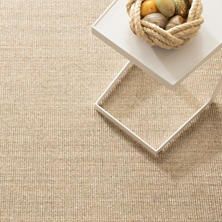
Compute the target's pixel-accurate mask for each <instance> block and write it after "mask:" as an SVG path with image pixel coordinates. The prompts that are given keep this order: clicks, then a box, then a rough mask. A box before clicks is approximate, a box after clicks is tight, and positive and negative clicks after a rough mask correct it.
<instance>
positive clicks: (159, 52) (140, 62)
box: [92, 0, 222, 155]
mask: <svg viewBox="0 0 222 222" xmlns="http://www.w3.org/2000/svg"><path fill="white" fill-rule="evenodd" d="M202 2H203V7H204V12H203V16H204V18H205V22H204V24H203V25H202V27H201V30H200V31H199V33H198V34H197V36H196V37H195V38H194V39H192V40H191V41H190V42H189V43H187V44H186V45H185V46H183V47H181V48H179V49H176V50H171V51H168V50H164V49H160V48H156V47H155V48H154V47H150V46H149V45H148V44H147V43H145V42H144V41H143V40H141V39H140V38H138V37H137V36H135V35H134V34H133V33H132V31H131V30H130V27H129V17H128V15H127V12H126V0H115V1H114V2H113V3H112V4H111V5H110V6H109V7H108V8H107V9H106V10H105V12H104V13H103V14H102V15H101V16H100V17H99V19H98V20H97V21H96V22H95V23H94V24H93V25H92V32H93V33H94V34H95V35H96V36H97V37H99V38H100V39H101V40H103V41H104V42H105V43H107V44H108V45H110V46H112V47H113V48H114V49H116V50H117V51H118V52H119V53H121V54H122V55H123V56H125V57H126V58H127V59H128V60H129V62H127V64H126V65H125V66H124V67H123V68H122V70H121V71H120V72H119V74H118V75H117V76H116V77H115V79H114V80H113V81H112V82H111V83H110V84H109V86H108V87H107V88H106V89H105V91H104V92H103V93H102V95H101V96H100V97H99V99H98V100H97V102H96V104H95V108H96V110H97V111H98V112H100V113H101V114H102V115H103V116H104V117H106V118H107V119H108V120H110V121H111V122H112V123H114V124H115V125H116V126H117V127H119V128H120V129H121V130H122V131H123V132H125V133H126V134H127V135H128V136H130V137H131V138H132V139H133V140H135V141H136V142H137V143H139V144H140V145H142V146H143V147H144V148H146V149H147V150H148V151H150V152H151V153H152V154H154V155H158V154H159V153H160V152H161V151H163V150H164V149H165V148H167V147H168V145H169V144H170V143H171V142H172V141H173V140H175V139H176V138H177V137H178V135H179V134H180V133H181V132H182V131H183V130H184V129H185V128H186V127H187V126H189V123H191V122H192V120H193V119H194V118H195V117H197V116H198V115H199V114H200V113H201V112H202V111H203V110H204V109H205V108H206V107H208V105H209V104H211V103H212V101H213V99H214V97H215V96H216V94H217V93H218V91H219V89H220V87H221V85H222V77H221V78H220V80H219V82H218V83H217V86H216V88H215V89H214V92H213V93H212V95H211V96H210V98H207V100H206V102H205V103H204V104H203V105H202V106H201V108H200V109H198V110H197V111H196V112H195V113H194V114H193V115H192V116H191V117H190V118H189V119H188V120H187V121H185V122H184V124H182V125H181V126H180V127H179V128H178V129H177V130H176V131H175V132H174V133H173V134H172V135H171V136H170V137H169V138H168V139H167V140H166V141H164V142H163V143H162V144H161V145H160V146H159V147H158V148H154V147H153V146H152V145H150V144H149V143H148V142H146V141H145V140H143V139H142V138H141V137H140V136H139V135H137V134H136V133H134V132H133V131H132V130H131V129H129V128H128V127H127V126H125V125H124V124H123V123H121V122H120V121H119V120H118V119H117V118H115V117H114V116H113V115H112V114H110V113H109V112H108V111H107V110H105V109H104V108H103V107H102V103H103V101H104V100H105V99H106V98H107V96H109V95H110V93H111V92H112V91H113V89H114V88H115V87H116V86H117V85H118V84H120V83H121V80H122V78H123V77H124V76H126V75H127V73H128V72H127V71H128V70H129V68H130V67H131V66H132V65H136V66H138V67H139V68H141V69H143V70H144V71H146V72H147V73H149V74H150V75H152V76H153V77H154V78H156V79H158V80H159V81H160V82H161V83H163V84H165V85H166V86H168V87H171V88H172V89H173V87H174V86H176V85H177V84H179V83H180V82H181V81H183V80H184V79H185V78H186V77H187V76H189V74H190V73H192V72H193V71H194V70H195V69H196V68H197V67H199V66H200V65H201V64H202V63H203V62H204V61H206V60H207V59H208V58H209V57H210V56H212V55H213V54H214V53H215V52H216V51H217V50H218V49H221V46H222V28H221V27H222V13H221V9H222V1H221V0H214V2H213V4H212V2H211V1H209V0H202ZM215 16H216V17H215ZM175 61H177V62H176V63H175ZM181 67H183V68H181Z"/></svg>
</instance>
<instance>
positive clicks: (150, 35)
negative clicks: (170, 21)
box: [127, 0, 203, 49]
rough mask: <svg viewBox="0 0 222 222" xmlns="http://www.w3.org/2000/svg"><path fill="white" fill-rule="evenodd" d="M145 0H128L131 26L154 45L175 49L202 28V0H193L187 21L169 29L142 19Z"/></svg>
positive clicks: (137, 33)
mask: <svg viewBox="0 0 222 222" xmlns="http://www.w3.org/2000/svg"><path fill="white" fill-rule="evenodd" d="M143 1H144V0H128V2H127V12H128V14H129V16H130V27H131V29H132V31H133V32H134V34H136V35H137V36H139V37H141V38H142V39H144V40H145V41H146V42H148V43H149V44H150V45H152V46H159V47H161V48H165V49H174V48H178V47H180V46H182V45H184V44H185V43H186V42H187V41H188V40H190V39H191V38H192V37H193V36H194V35H195V34H196V33H197V32H198V30H199V29H200V26H201V24H202V23H203V17H202V16H201V14H202V3H201V0H193V1H192V4H191V7H190V10H189V13H188V15H187V19H186V22H185V23H183V24H180V25H178V26H175V27H173V28H171V29H169V30H165V29H163V28H160V27H159V26H157V25H155V24H153V23H150V22H148V21H144V20H142V17H141V5H142V3H143Z"/></svg>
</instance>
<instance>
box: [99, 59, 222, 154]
mask: <svg viewBox="0 0 222 222" xmlns="http://www.w3.org/2000/svg"><path fill="white" fill-rule="evenodd" d="M132 66H133V64H132V63H131V62H127V63H126V65H125V66H124V67H123V68H122V70H121V71H120V72H119V73H118V74H117V76H116V77H115V78H114V79H113V81H112V82H111V83H110V84H109V85H108V87H107V88H106V89H105V91H104V92H103V93H102V95H101V96H100V97H99V99H98V100H97V101H96V103H95V109H96V110H97V111H98V112H99V113H100V114H102V115H103V116H104V117H105V118H107V119H108V120H109V121H111V122H112V123H113V124H114V125H116V126H117V127H119V129H121V130H122V131H123V132H124V133H126V134H127V135H128V136H129V137H131V138H132V139H133V140H134V141H135V142H137V143H138V144H140V145H141V146H142V147H144V148H145V149H147V150H148V151H149V152H151V153H152V154H154V155H155V156H157V155H158V154H159V153H160V152H161V151H163V150H165V149H166V148H168V147H169V145H171V143H172V142H174V141H175V140H176V139H177V138H178V137H179V136H180V135H181V133H183V132H184V131H185V130H186V129H187V128H188V127H190V125H191V124H192V123H193V121H194V120H195V119H196V118H197V117H198V116H199V115H200V114H201V113H202V112H203V111H204V110H205V109H206V108H207V107H208V106H209V105H210V104H211V103H212V101H213V99H214V97H215V96H216V95H217V93H218V91H219V89H220V87H221V86H222V76H221V78H220V80H219V82H218V84H217V86H216V88H215V90H214V92H213V93H212V95H211V97H210V99H208V100H207V102H206V103H205V104H204V105H203V106H202V107H200V108H199V109H198V110H197V111H196V112H195V113H194V114H193V115H192V116H191V117H190V118H189V119H188V120H187V121H186V122H185V123H184V124H182V125H181V126H180V127H179V128H178V129H177V130H176V131H175V132H174V133H173V134H172V135H171V136H170V137H169V138H168V139H167V140H166V141H164V142H163V143H162V144H161V145H160V147H158V148H156V149H155V148H154V147H153V146H152V145H150V144H149V143H147V142H146V141H144V140H143V139H142V138H141V137H140V136H138V135H137V134H136V133H134V132H133V131H132V130H131V129H129V128H128V127H127V126H125V125H124V124H123V123H122V122H120V121H119V120H118V119H117V118H115V117H114V116H113V115H112V114H110V113H109V112H108V111H107V110H105V109H104V108H103V107H102V105H103V102H104V101H105V100H106V99H107V98H108V97H109V95H110V94H111V93H112V92H113V91H114V90H115V88H116V87H117V86H118V85H119V84H121V81H122V80H123V78H124V77H125V76H126V75H127V73H128V71H129V69H130V68H131V67H132Z"/></svg>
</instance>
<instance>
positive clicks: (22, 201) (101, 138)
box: [0, 0, 222, 222]
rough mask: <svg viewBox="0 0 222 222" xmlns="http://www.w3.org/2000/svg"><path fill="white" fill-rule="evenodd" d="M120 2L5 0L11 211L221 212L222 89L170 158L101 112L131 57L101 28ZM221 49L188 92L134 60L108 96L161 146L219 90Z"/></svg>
mask: <svg viewBox="0 0 222 222" xmlns="http://www.w3.org/2000/svg"><path fill="white" fill-rule="evenodd" d="M110 2H111V1H110V0H98V1H91V0H90V1H86V0H81V1H80V0H76V1H74V0H29V1H24V0H7V1H6V0H5V1H1V2H0V58H1V60H0V70H1V72H0V126H1V127H0V221H1V222H28V221H49V222H50V221H53V222H54V221H64V222H71V221H92V222H97V221H101V222H102V221H104V222H108V221H109V222H122V221H130V222H131V221H132V222H143V221H146V222H152V221H154V222H157V221H158V222H163V221H164V222H165V221H166V222H169V221H175V222H181V221H192V222H196V221H198V222H220V221H222V207H221V206H222V188H221V187H222V145H221V144H222V92H220V96H219V97H217V100H216V105H213V106H212V107H211V108H210V109H209V110H208V111H206V112H204V113H203V115H202V116H201V117H200V119H199V120H198V121H197V122H196V123H195V125H193V126H192V127H191V128H190V129H189V130H188V131H187V132H185V133H184V134H183V136H182V137H181V138H180V139H179V140H178V141H177V142H175V143H174V144H173V145H172V147H170V149H169V150H168V151H167V152H166V153H164V154H163V155H161V156H160V158H159V159H154V158H152V157H151V156H150V155H149V154H148V153H147V152H145V151H144V150H143V149H142V148H141V147H139V146H138V145H136V144H134V143H132V142H131V141H130V140H129V139H128V138H127V137H126V136H124V134H122V133H121V132H120V131H119V130H117V129H116V128H115V127H113V126H112V125H111V124H109V123H108V122H107V121H105V120H104V118H102V117H101V116H100V115H99V114H98V113H96V112H95V111H94V109H93V103H94V102H95V100H96V99H97V97H98V96H99V95H100V93H101V92H102V90H103V89H104V88H105V87H106V86H107V84H108V83H109V82H110V80H111V79H112V78H113V77H114V74H115V73H116V72H117V71H118V70H119V69H120V68H121V67H122V65H123V64H124V63H125V62H126V61H125V60H124V58H123V57H121V56H120V55H118V54H117V53H116V52H115V51H114V50H112V49H111V48H109V47H107V46H106V45H105V44H103V43H102V42H100V41H99V40H97V39H96V38H95V37H93V36H92V35H91V34H90V25H91V24H92V22H93V21H94V20H95V19H96V18H97V17H98V15H99V14H100V13H101V12H102V11H103V10H104V9H105V8H106V6H107V5H108V4H109V3H110ZM221 58H222V51H220V52H219V53H217V55H216V56H214V57H213V58H212V59H211V60H210V61H209V62H208V63H206V64H204V65H203V66H202V67H201V68H200V69H199V70H198V71H196V72H195V73H193V74H192V76H191V77H190V78H189V79H187V80H186V81H185V82H184V83H183V84H182V85H181V86H179V87H178V88H177V92H178V94H177V96H175V95H174V94H173V93H172V92H171V91H170V90H168V89H166V88H164V87H162V86H161V85H159V84H158V83H157V82H156V81H155V80H153V79H150V78H149V77H148V75H147V74H145V73H143V72H141V71H140V70H138V69H133V70H132V72H130V74H129V76H127V77H126V79H125V80H124V81H123V85H122V86H121V87H119V88H117V90H116V91H115V94H114V95H112V96H111V97H110V98H109V99H108V100H107V102H106V103H105V104H104V106H105V107H106V108H107V109H109V110H110V112H112V113H113V114H114V115H115V116H117V117H118V118H119V119H120V120H121V121H123V122H125V123H126V124H127V125H128V126H130V127H131V128H132V129H134V130H135V131H136V132H138V133H139V134H140V135H141V136H142V137H143V138H145V139H147V140H149V141H150V142H151V143H152V144H154V145H158V144H159V143H161V142H162V141H161V140H162V139H164V138H167V137H168V136H169V135H170V133H171V132H173V130H174V129H176V128H177V127H178V126H179V125H180V124H181V123H182V122H183V121H184V120H186V119H187V117H188V116H189V115H190V114H191V113H192V112H193V111H195V109H196V108H197V107H198V106H200V104H202V101H203V98H204V97H205V96H207V95H209V93H210V92H211V90H212V87H213V86H214V85H215V81H216V79H217V78H218V77H219V74H220V71H221V70H222V63H221ZM181 68H182V67H181ZM201 83H202V84H201ZM193 93H198V95H197V96H196V97H194V96H193ZM160 95H161V97H160Z"/></svg>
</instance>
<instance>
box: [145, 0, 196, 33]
mask: <svg viewBox="0 0 222 222" xmlns="http://www.w3.org/2000/svg"><path fill="white" fill-rule="evenodd" d="M191 4H192V0H144V1H143V3H142V5H141V17H142V20H144V21H147V22H150V23H153V24H156V25H157V26H159V27H161V28H163V29H165V30H169V29H171V28H173V27H175V26H177V25H180V24H183V23H184V22H186V18H187V15H188V13H189V9H190V7H191Z"/></svg>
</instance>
